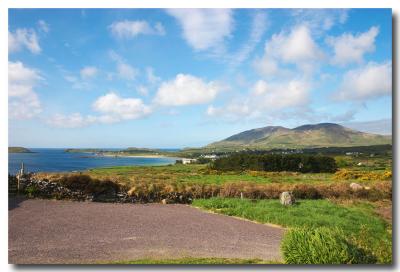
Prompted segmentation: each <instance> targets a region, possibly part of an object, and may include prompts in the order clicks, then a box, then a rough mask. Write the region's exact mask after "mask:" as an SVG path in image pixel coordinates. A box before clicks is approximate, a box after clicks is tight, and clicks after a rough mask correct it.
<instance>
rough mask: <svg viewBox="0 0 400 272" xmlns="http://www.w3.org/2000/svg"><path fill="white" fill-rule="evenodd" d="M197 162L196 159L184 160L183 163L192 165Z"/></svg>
mask: <svg viewBox="0 0 400 272" xmlns="http://www.w3.org/2000/svg"><path fill="white" fill-rule="evenodd" d="M194 162H197V160H196V159H182V163H183V164H190V163H194Z"/></svg>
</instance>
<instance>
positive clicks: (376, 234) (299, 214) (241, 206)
mask: <svg viewBox="0 0 400 272" xmlns="http://www.w3.org/2000/svg"><path fill="white" fill-rule="evenodd" d="M193 205H194V206H196V207H200V208H202V209H206V210H211V211H213V212H217V213H221V214H226V215H230V216H237V217H242V218H246V219H249V220H252V221H257V222H260V223H272V224H277V225H281V226H284V227H287V228H293V227H306V228H308V229H313V228H318V227H329V228H339V229H341V230H343V232H344V233H345V235H346V236H347V237H348V240H349V241H350V242H352V243H354V244H356V245H358V246H360V247H361V248H363V249H364V250H366V251H367V252H368V253H370V254H371V255H373V256H374V257H375V258H376V259H377V262H379V263H391V246H392V243H391V240H392V236H391V224H389V223H387V222H386V221H385V220H383V219H382V218H380V217H379V216H378V214H377V213H376V212H375V208H374V205H372V204H370V203H368V202H355V203H351V204H346V205H344V204H336V203H333V202H331V201H329V200H300V201H298V202H297V203H296V204H295V205H293V206H289V207H286V206H282V205H281V204H280V203H279V201H278V200H248V199H232V198H211V199H197V200H195V201H194V202H193Z"/></svg>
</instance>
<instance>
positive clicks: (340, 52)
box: [326, 26, 379, 65]
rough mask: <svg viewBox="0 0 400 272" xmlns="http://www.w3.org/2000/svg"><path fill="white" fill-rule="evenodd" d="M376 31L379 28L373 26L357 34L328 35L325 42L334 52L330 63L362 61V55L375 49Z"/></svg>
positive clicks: (342, 63)
mask: <svg viewBox="0 0 400 272" xmlns="http://www.w3.org/2000/svg"><path fill="white" fill-rule="evenodd" d="M378 33H379V28H378V27H376V26H373V27H371V28H370V29H369V30H368V31H366V32H364V33H360V34H358V35H353V34H350V33H344V34H342V35H341V36H339V37H328V38H327V39H326V42H327V43H328V44H329V45H330V46H332V47H333V50H334V52H335V55H334V56H333V59H332V63H333V64H338V65H346V64H349V63H362V62H363V58H364V55H365V54H366V53H370V52H373V51H374V50H375V38H376V36H377V35H378Z"/></svg>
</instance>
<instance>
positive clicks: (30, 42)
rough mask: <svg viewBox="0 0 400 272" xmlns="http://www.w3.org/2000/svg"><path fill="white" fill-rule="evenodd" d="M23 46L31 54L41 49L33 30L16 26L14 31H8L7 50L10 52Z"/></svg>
mask: <svg viewBox="0 0 400 272" xmlns="http://www.w3.org/2000/svg"><path fill="white" fill-rule="evenodd" d="M23 48H26V49H28V50H29V51H30V52H32V53H33V54H39V53H40V51H41V48H40V45H39V39H38V37H37V35H36V32H35V30H33V29H26V28H18V29H17V30H16V31H15V32H14V33H13V32H10V31H9V32H8V51H9V52H10V53H14V52H18V51H20V50H22V49H23Z"/></svg>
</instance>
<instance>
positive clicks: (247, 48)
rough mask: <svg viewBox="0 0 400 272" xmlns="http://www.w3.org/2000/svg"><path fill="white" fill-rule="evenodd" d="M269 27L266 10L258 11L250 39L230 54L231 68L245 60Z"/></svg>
mask: <svg viewBox="0 0 400 272" xmlns="http://www.w3.org/2000/svg"><path fill="white" fill-rule="evenodd" d="M266 27H267V15H266V13H264V12H256V13H255V15H254V17H253V22H252V27H251V32H250V37H249V39H248V41H247V42H246V43H245V44H244V45H243V46H242V47H241V48H240V49H239V50H238V51H237V52H236V53H234V54H233V55H230V57H229V59H230V61H229V64H230V66H231V69H234V68H236V67H237V66H239V65H240V64H241V63H242V62H243V61H245V60H246V59H247V58H248V57H249V55H250V53H251V52H252V51H253V50H254V48H255V47H256V45H257V44H258V43H259V42H260V40H261V38H262V35H263V34H264V32H265V29H266Z"/></svg>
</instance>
